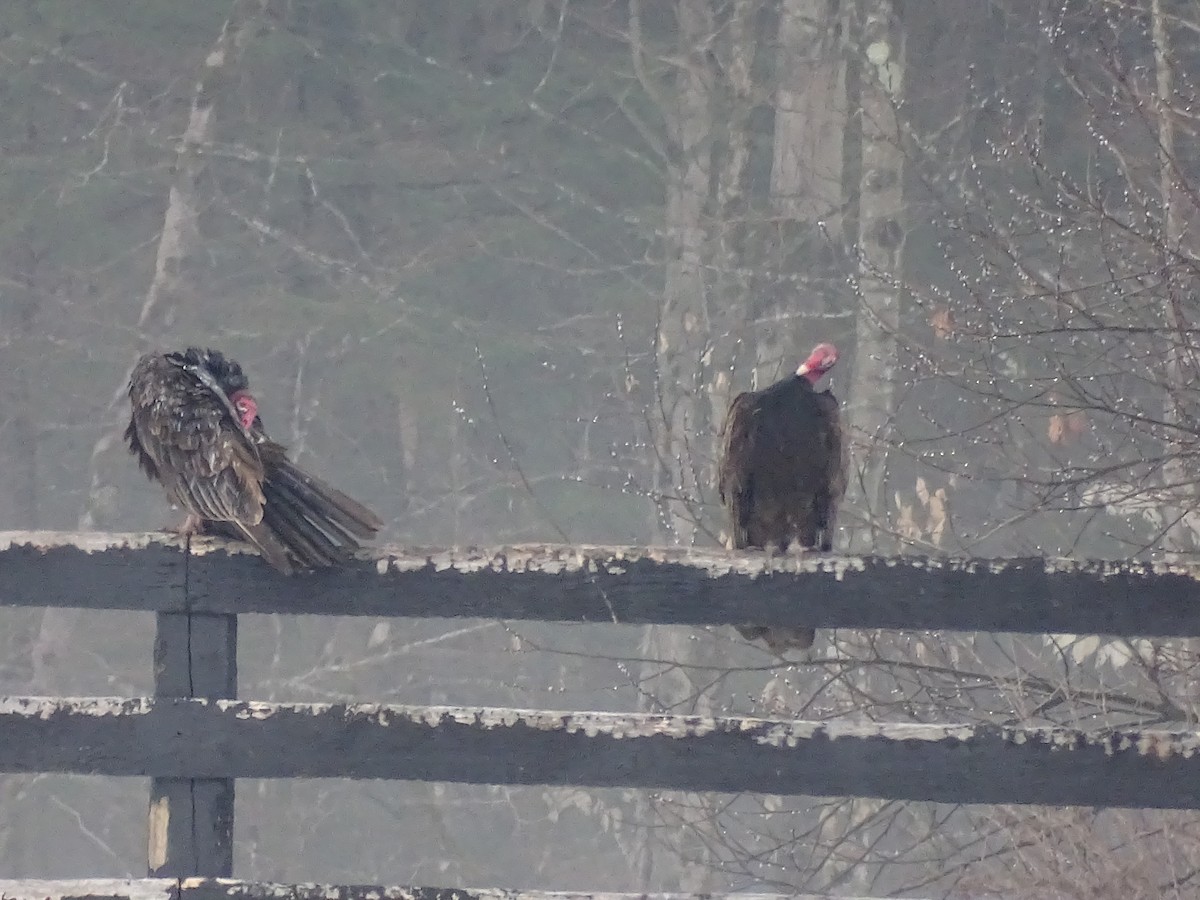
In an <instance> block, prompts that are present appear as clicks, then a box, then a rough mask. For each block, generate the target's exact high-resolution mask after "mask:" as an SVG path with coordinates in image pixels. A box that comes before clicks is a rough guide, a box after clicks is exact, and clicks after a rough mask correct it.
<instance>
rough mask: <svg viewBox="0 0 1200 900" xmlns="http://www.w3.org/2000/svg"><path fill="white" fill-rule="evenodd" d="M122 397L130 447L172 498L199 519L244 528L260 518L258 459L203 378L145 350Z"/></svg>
mask: <svg viewBox="0 0 1200 900" xmlns="http://www.w3.org/2000/svg"><path fill="white" fill-rule="evenodd" d="M129 399H130V403H131V405H132V407H133V413H132V415H131V416H130V421H129V427H128V428H127V429H126V432H125V434H126V438H127V439H128V441H129V446H130V449H131V450H133V452H134V453H135V454H136V455H137V457H138V460H139V462H140V463H141V465H142V468H143V469H144V470H145V471H146V473H147V474H148V475H149V476H150V477H152V478H154V479H156V480H157V481H159V482H160V483H161V484H162V485H163V487H165V488H166V489H167V492H168V493H169V494H170V496H171V497H172V499H174V500H175V501H176V502H177V503H178V504H179V505H180V506H182V507H184V508H185V509H186V510H188V512H191V513H195V514H196V515H198V516H200V517H202V518H204V519H211V520H216V521H228V522H235V523H237V524H239V525H241V526H247V527H248V526H253V525H257V524H258V523H259V522H261V521H262V516H263V502H264V498H263V491H262V481H263V474H264V473H263V464H262V460H261V459H260V457H259V453H258V450H257V448H256V447H255V444H254V442H253V440H252V439H251V438H250V436H249V435H248V434H247V433H246V430H245V429H244V428H243V427H242V424H241V422H240V421H239V420H238V417H237V414H236V411H234V410H233V405H232V403H231V402H230V400H229V398H228V397H226V396H225V394H224V392H223V391H222V390H221V389H220V388H219V387H218V386H216V385H215V383H212V382H211V379H207V380H206V379H204V378H202V377H201V376H200V375H199V374H198V371H197V370H195V369H193V368H192V367H188V366H185V365H183V364H181V363H179V362H177V361H174V360H172V359H170V358H168V357H167V356H164V355H162V354H155V353H151V354H147V355H145V356H143V357H142V358H141V359H140V360H138V363H137V365H135V366H134V369H133V374H132V375H131V376H130V381H129Z"/></svg>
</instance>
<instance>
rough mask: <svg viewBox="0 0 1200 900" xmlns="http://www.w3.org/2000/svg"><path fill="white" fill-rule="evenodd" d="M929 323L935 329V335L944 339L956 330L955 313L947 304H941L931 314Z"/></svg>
mask: <svg viewBox="0 0 1200 900" xmlns="http://www.w3.org/2000/svg"><path fill="white" fill-rule="evenodd" d="M929 325H930V327H931V328H932V329H933V336H934V337H936V338H938V339H939V340H943V341H944V340H945V339H946V338H948V337H950V335H952V334H954V332H955V330H956V329H955V323H954V313H952V312H951V311H950V310H949V308H947V307H945V306H939V307H938V308H937V309H935V310H934V311H933V313H932V314H931V315H930V316H929Z"/></svg>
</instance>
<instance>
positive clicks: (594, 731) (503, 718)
mask: <svg viewBox="0 0 1200 900" xmlns="http://www.w3.org/2000/svg"><path fill="white" fill-rule="evenodd" d="M182 705H186V706H190V707H193V708H204V707H210V708H213V709H216V710H219V711H220V712H221V713H224V714H228V715H230V716H232V717H233V718H235V719H239V720H249V721H266V720H269V719H271V718H273V717H276V716H281V715H288V716H310V717H314V718H317V717H334V718H337V719H338V720H339V721H341V722H343V723H344V724H346V725H353V724H365V725H369V726H375V727H382V728H389V727H393V726H397V725H402V724H408V725H422V726H425V727H428V728H434V729H436V728H444V727H447V726H454V725H457V726H468V727H470V728H474V729H481V730H483V731H491V730H495V729H505V728H524V729H530V730H533V731H539V732H564V733H566V734H583V735H585V736H587V737H589V738H608V739H613V740H637V739H644V738H651V737H666V738H672V739H675V740H686V739H693V738H704V737H707V736H710V735H716V734H727V735H743V736H746V737H749V738H750V739H751V740H752V742H753V743H755V744H759V745H762V746H771V747H781V748H783V747H786V748H797V747H800V746H802V745H803V744H805V743H806V742H811V741H815V740H827V741H832V742H836V741H840V740H851V741H854V740H859V741H861V740H864V739H882V740H887V741H891V742H921V743H931V742H946V741H949V742H953V743H963V744H967V743H970V742H972V741H974V740H978V739H980V738H985V737H989V738H990V737H999V738H1000V739H1001V740H1003V741H1006V742H1008V743H1011V744H1014V745H1031V744H1041V745H1044V746H1046V747H1048V748H1050V749H1051V750H1056V751H1074V750H1082V749H1084V748H1087V747H1099V748H1103V749H1104V751H1105V753H1106V754H1107V755H1110V756H1112V755H1115V754H1119V753H1130V752H1132V753H1136V754H1137V755H1139V756H1149V757H1154V758H1156V759H1166V758H1170V757H1181V758H1184V759H1188V758H1191V757H1192V756H1194V755H1195V754H1197V752H1200V731H1197V730H1188V729H1173V730H1168V729H1155V730H1138V729H1125V730H1115V731H1095V732H1089V731H1080V730H1076V729H1070V728H1013V727H1008V726H986V725H981V726H976V725H967V724H958V723H929V724H921V723H886V722H884V723H877V722H854V721H845V722H809V721H785V720H779V719H758V718H734V717H709V716H671V715H658V714H642V713H628V714H626V713H606V712H573V711H558V710H536V709H509V708H503V707H500V708H490V707H462V706H405V705H399V704H382V703H268V702H264V701H254V700H209V699H202V698H191V699H157V700H156V699H153V698H148V697H138V698H116V697H79V698H72V697H67V698H59V697H0V717H25V718H31V719H42V720H46V719H50V718H51V717H54V716H95V717H105V716H145V715H149V714H151V713H152V712H153V711H154V710H155V708H156V707H159V706H162V707H165V706H182Z"/></svg>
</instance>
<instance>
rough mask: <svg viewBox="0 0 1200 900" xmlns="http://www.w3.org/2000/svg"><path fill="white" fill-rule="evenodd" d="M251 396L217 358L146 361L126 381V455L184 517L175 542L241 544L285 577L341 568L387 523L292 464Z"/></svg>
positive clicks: (187, 354) (172, 356) (198, 354)
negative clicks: (199, 538)
mask: <svg viewBox="0 0 1200 900" xmlns="http://www.w3.org/2000/svg"><path fill="white" fill-rule="evenodd" d="M249 387H250V382H249V379H247V378H246V376H245V374H243V372H242V368H241V366H239V365H238V364H237V363H236V362H234V361H233V360H231V359H226V358H225V357H224V356H223V355H222V354H220V353H218V352H216V351H214V350H200V349H197V348H195V347H189V348H188V349H187V350H185V351H184V352H182V353H148V354H146V355H145V356H143V357H142V358H141V359H139V360H138V361H137V364H136V365H135V366H134V367H133V374H132V375H131V376H130V379H129V402H130V405H131V406H132V407H133V413H132V415H131V416H130V419H129V427H128V428H127V429H125V439H126V440H127V441H128V442H129V449H130V451H131V452H132V453H133V454H134V456H136V457H137V460H138V463H139V464H140V465H141V468H142V469H143V470H144V471H145V473H146V474H147V475H148V476H149V477H150V478H152V479H154V480H155V481H157V482H159V484H161V485H162V486H163V487H164V488H165V489H166V492H167V496H168V497H170V499H171V500H172V501H173V502H175V503H177V504H178V505H179V506H181V507H183V509H185V510H186V511H187V513H188V517H187V519H186V520H185V521H184V524H183V526H182V527H181V528H180V529H179V530H180V532H181V533H184V534H194V533H196V532H199V531H207V532H209V533H214V534H222V535H224V536H227V537H230V536H232V537H237V538H241V539H243V540H247V541H249V542H250V543H251V544H253V545H254V546H255V547H257V548H258V550H259V552H260V553H261V554H262V555H263V557H264V558H265V559H266V560H267V561H268V562H269V563H270V564H271V565H272V566H274V567H275V568H276V569H278V570H279V571H281V572H284V573H285V574H286V573H291V572H295V571H298V570H303V569H316V568H322V567H326V566H334V565H338V564H340V563H343V562H345V561H346V560H347V559H349V557H350V555H351V553H353V551H355V550H357V549H358V547H359V543H358V541H359V540H360V539H361V540H368V539H370V538H372V537H374V536H375V534H376V532H378V531H379V529H380V528H382V527H383V522H382V521H380V519H379V517H378V516H376V515H375V514H374V513H373V512H371V510H369V509H367V508H366V507H365V506H363V505H362V504H361V503H358V502H357V501H355V500H352V499H351V498H350V497H347V496H346V495H345V494H343V493H342V492H341V491H339V490H336V489H335V488H333V487H330V486H329V485H328V484H326V483H325V482H324V481H322V480H321V479H319V478H317V477H315V476H313V475H310V474H309V473H307V472H305V471H304V470H303V469H301V468H300V467H298V466H297V465H295V464H294V463H293V462H292V461H291V460H290V459H288V456H287V450H286V449H285V448H284V447H282V446H281V445H279V444H277V443H275V442H274V441H272V440H271V439H270V438H269V437H267V434H266V431H264V430H263V425H262V420H261V419H260V418H259V417H258V404H257V402H256V401H255V399H254V397H253V396H252V395H251V394H250V393H249V390H248V389H249Z"/></svg>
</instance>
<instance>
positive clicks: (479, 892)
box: [0, 878, 867, 900]
mask: <svg viewBox="0 0 1200 900" xmlns="http://www.w3.org/2000/svg"><path fill="white" fill-rule="evenodd" d="M725 897H728V898H730V900H735V898H736V900H783V898H784V897H791V898H794V900H822V897H819V896H817V895H815V894H747V893H737V894H681V893H670V894H644V893H638V894H620V893H608V892H589V893H582V892H578V891H505V890H496V889H493V888H437V887H405V886H399V885H378V884H285V883H282V882H261V881H258V882H256V881H236V880H234V879H228V878H185V879H181V880H176V879H174V878H146V879H136V880H122V879H80V880H20V881H17V880H5V879H0V898H3V900H701V898H711V900H722V898H725ZM838 900H867V898H855V897H843V896H840V895H839V897H838Z"/></svg>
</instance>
